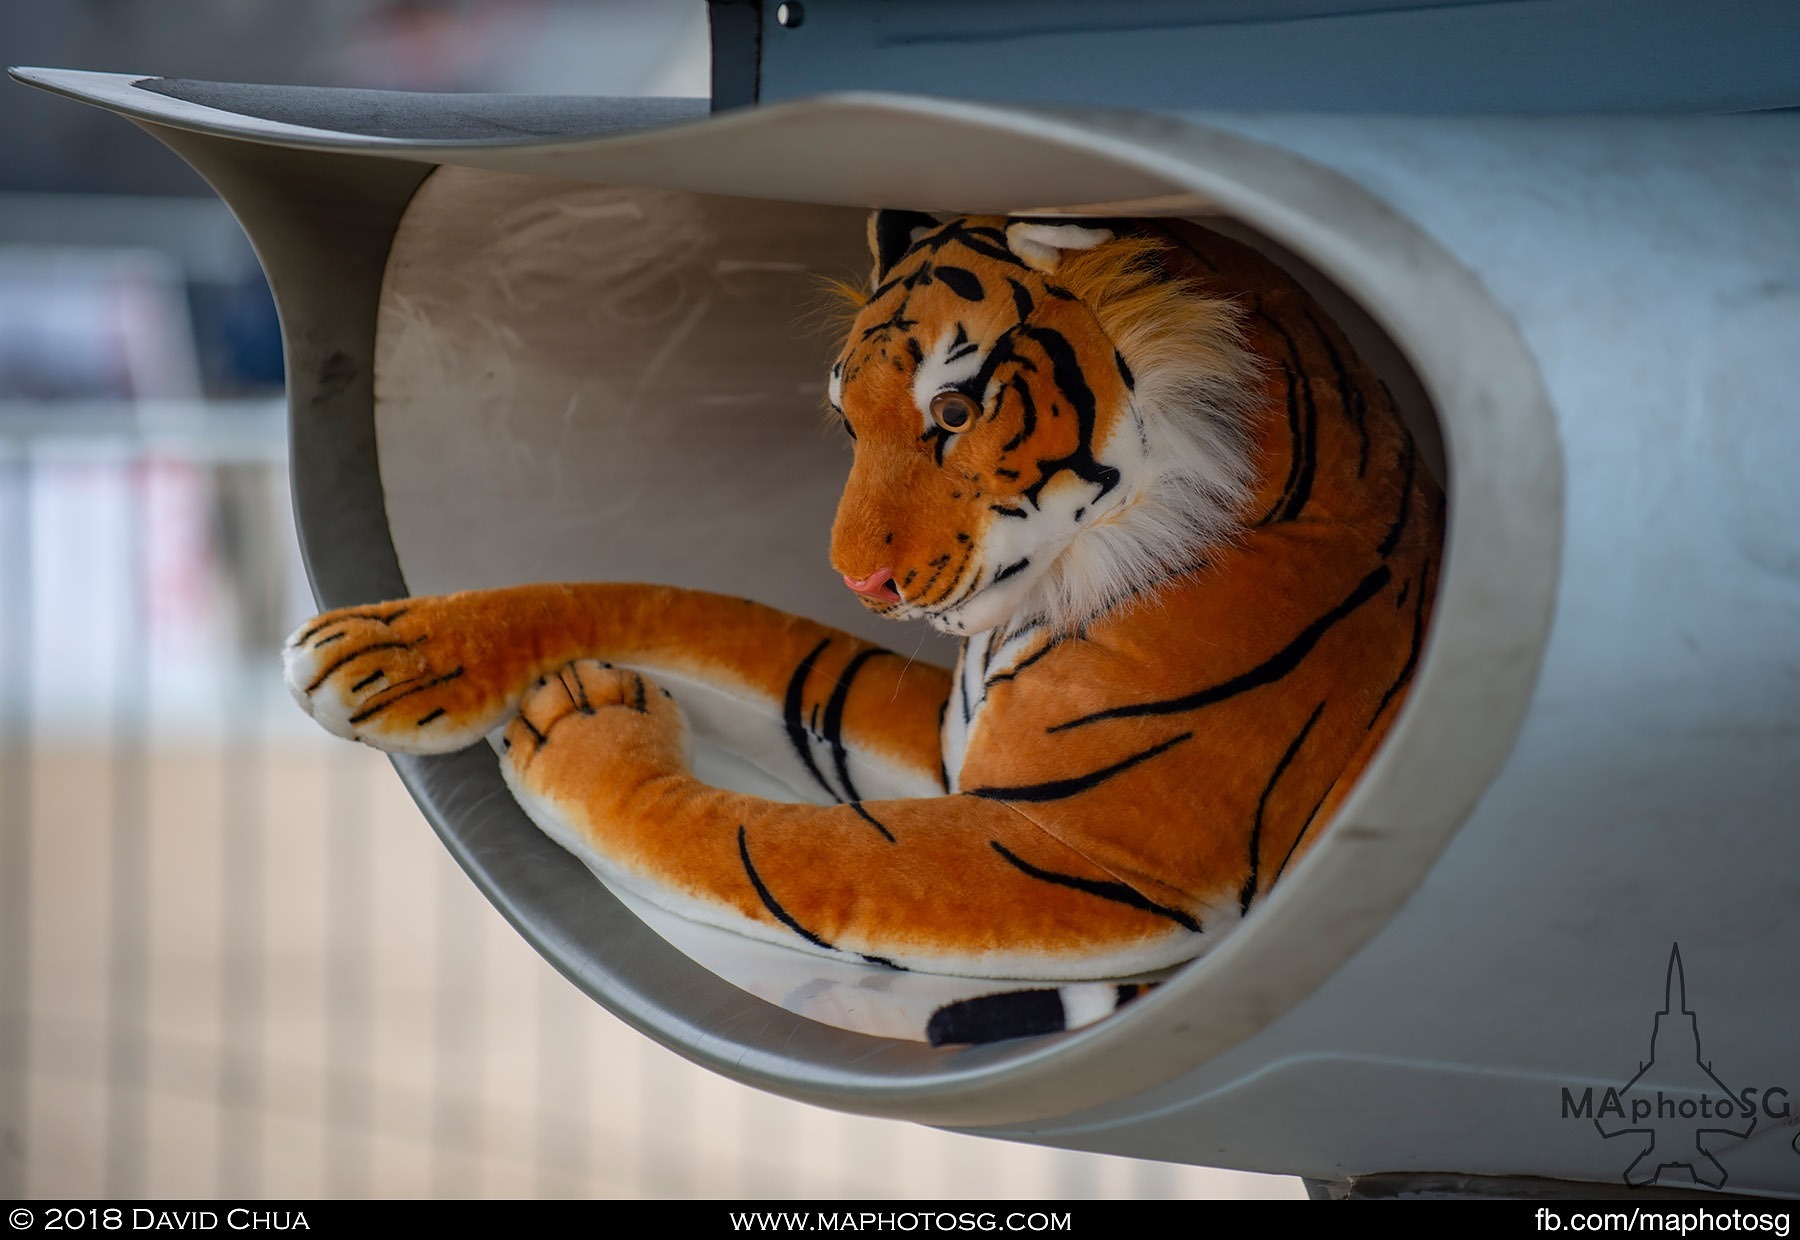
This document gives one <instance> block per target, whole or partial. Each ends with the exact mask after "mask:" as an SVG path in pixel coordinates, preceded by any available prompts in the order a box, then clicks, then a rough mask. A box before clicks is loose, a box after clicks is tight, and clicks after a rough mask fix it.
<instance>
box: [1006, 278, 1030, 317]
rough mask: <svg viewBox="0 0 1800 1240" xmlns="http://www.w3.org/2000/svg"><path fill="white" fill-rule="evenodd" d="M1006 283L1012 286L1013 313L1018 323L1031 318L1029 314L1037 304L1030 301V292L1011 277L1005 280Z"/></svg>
mask: <svg viewBox="0 0 1800 1240" xmlns="http://www.w3.org/2000/svg"><path fill="white" fill-rule="evenodd" d="M1006 282H1007V284H1009V285H1011V286H1012V299H1013V313H1015V314H1017V315H1018V316H1019V322H1021V323H1023V322H1024V321H1025V320H1026V319H1028V318H1030V317H1031V312H1032V311H1033V310H1035V309H1036V308H1037V303H1036V302H1034V301H1032V299H1031V290H1030V289H1028V288H1026V287H1025V286H1024V285H1023V284H1020V283H1019V282H1018V281H1017V280H1015V279H1013V278H1012V277H1011V276H1008V277H1007V278H1006Z"/></svg>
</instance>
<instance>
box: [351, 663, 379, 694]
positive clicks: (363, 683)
mask: <svg viewBox="0 0 1800 1240" xmlns="http://www.w3.org/2000/svg"><path fill="white" fill-rule="evenodd" d="M386 676H387V673H386V672H384V671H382V670H380V669H379V668H377V669H376V670H375V671H372V672H370V673H369V674H368V675H367V676H364V677H363V678H362V679H361V680H359V681H357V682H356V683H355V684H353V685H351V686H350V692H352V693H361V692H362V691H363V690H364V689H367V688H368V687H369V686H370V685H372V684H374V683H375V682H376V681H378V680H381V679H383V678H385V677H386Z"/></svg>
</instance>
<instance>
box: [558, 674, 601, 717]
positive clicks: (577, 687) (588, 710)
mask: <svg viewBox="0 0 1800 1240" xmlns="http://www.w3.org/2000/svg"><path fill="white" fill-rule="evenodd" d="M556 678H557V679H558V680H560V681H562V686H563V688H564V689H565V690H567V689H570V688H571V686H570V684H569V681H570V680H571V679H572V680H574V682H575V683H574V686H573V692H571V693H570V694H569V697H570V699H571V700H572V701H573V702H574V703H575V709H576V710H578V711H580V712H581V713H582V714H584V715H591V714H593V713H594V704H593V703H592V702H590V701H588V691H587V682H586V681H584V680H582V678H581V673H580V672H578V671H576V670H575V669H574V668H572V667H565V668H563V670H562V671H561V672H558V673H557V677H556Z"/></svg>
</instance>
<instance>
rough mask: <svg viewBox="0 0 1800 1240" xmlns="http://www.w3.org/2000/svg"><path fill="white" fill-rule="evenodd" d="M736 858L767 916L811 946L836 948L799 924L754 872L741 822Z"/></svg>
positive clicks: (828, 949) (827, 948) (746, 835)
mask: <svg viewBox="0 0 1800 1240" xmlns="http://www.w3.org/2000/svg"><path fill="white" fill-rule="evenodd" d="M738 859H739V860H740V861H742V862H743V863H744V875H745V877H747V878H748V879H749V880H750V886H751V887H753V888H754V889H755V890H756V898H757V899H759V900H761V901H762V905H763V907H764V908H766V909H768V910H769V916H771V917H773V918H774V919H775V920H776V921H778V922H780V923H781V924H782V925H784V926H786V927H787V928H788V929H789V930H792V931H793V932H794V933H795V934H797V935H799V936H800V937H801V938H803V939H805V940H806V941H807V942H808V943H811V944H812V945H813V946H815V947H823V948H824V949H825V950H826V951H830V952H834V951H836V950H837V948H835V947H833V946H832V945H831V944H830V943H828V942H826V941H825V940H824V939H822V938H820V937H819V936H818V935H816V934H814V933H813V932H812V931H811V930H808V929H807V928H806V927H805V926H803V925H801V924H800V922H799V921H798V920H797V919H796V918H795V917H794V915H793V914H792V913H790V912H788V911H787V910H786V909H785V908H782V907H781V902H780V901H779V900H777V899H776V898H775V896H774V894H773V893H772V892H771V891H770V890H769V888H768V885H767V884H766V883H764V882H763V880H762V875H760V874H758V873H757V872H756V864H755V863H754V862H753V861H751V860H750V839H749V833H748V832H747V831H746V830H745V828H744V826H743V825H742V824H741V823H740V824H739V825H738Z"/></svg>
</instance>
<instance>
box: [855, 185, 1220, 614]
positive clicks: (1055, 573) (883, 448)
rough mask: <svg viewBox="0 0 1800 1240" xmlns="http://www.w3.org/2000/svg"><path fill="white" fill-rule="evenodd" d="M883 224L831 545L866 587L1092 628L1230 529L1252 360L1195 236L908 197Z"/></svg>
mask: <svg viewBox="0 0 1800 1240" xmlns="http://www.w3.org/2000/svg"><path fill="white" fill-rule="evenodd" d="M869 240H870V250H871V252H872V255H873V259H874V267H873V271H872V273H871V276H870V289H871V291H870V293H869V294H868V296H867V298H866V299H865V300H863V301H862V303H861V308H860V310H859V312H858V313H857V316H856V319H855V321H854V322H853V323H852V324H851V327H850V332H849V337H848V340H847V342H846V343H845V345H844V347H843V350H842V352H841V353H840V354H839V355H838V358H837V360H836V362H835V363H834V364H833V366H832V368H831V375H830V383H829V395H830V402H831V407H832V410H833V411H834V413H835V414H836V416H837V417H839V418H840V419H842V422H843V426H844V429H845V430H846V431H847V432H848V433H849V435H850V436H851V438H852V439H853V440H854V449H855V463H854V465H853V466H852V468H851V471H850V479H849V482H848V483H847V484H846V486H845V488H844V494H843V497H842V499H841V501H840V502H839V505H838V512H837V520H836V522H835V524H834V526H833V528H832V548H831V561H832V565H833V567H834V568H835V569H836V570H837V571H838V572H840V573H842V574H843V576H844V582H845V584H846V585H847V586H849V587H850V588H851V589H852V590H854V591H856V593H857V594H858V595H859V596H860V597H861V599H862V602H863V604H864V605H865V606H867V607H869V608H870V609H871V610H873V611H876V612H878V613H880V614H883V615H887V616H891V617H893V618H895V619H915V618H922V619H925V620H927V621H928V622H930V623H931V624H932V625H933V626H935V627H936V628H938V629H941V630H943V631H944V632H947V633H952V634H956V635H959V636H966V635H969V634H973V633H979V632H982V631H984V630H986V629H990V628H993V627H995V626H997V625H1001V624H1004V623H1005V622H1007V621H1008V620H1010V619H1013V618H1018V619H1020V620H1024V619H1026V618H1033V617H1042V618H1043V619H1044V620H1045V621H1047V622H1049V623H1051V624H1053V625H1056V626H1058V627H1064V628H1073V627H1076V626H1079V625H1080V624H1081V623H1083V622H1084V621H1086V620H1088V619H1090V618H1092V617H1094V616H1096V615H1098V614H1100V613H1101V612H1104V611H1106V610H1107V609H1109V608H1110V607H1112V606H1114V605H1116V604H1117V603H1118V602H1120V601H1121V600H1123V599H1127V598H1130V597H1132V596H1134V595H1136V594H1139V593H1141V592H1143V591H1144V590H1145V589H1146V588H1148V587H1149V586H1151V585H1152V584H1153V583H1154V582H1155V581H1157V580H1158V579H1160V578H1162V577H1165V576H1168V575H1169V574H1171V573H1174V572H1177V571H1179V570H1181V569H1183V568H1186V567H1189V566H1191V565H1193V564H1194V563H1195V562H1196V560H1197V559H1199V558H1200V557H1201V556H1202V555H1203V554H1204V552H1205V549H1206V548H1207V547H1208V546H1209V545H1212V544H1215V543H1217V542H1219V541H1220V540H1223V539H1228V538H1230V537H1231V534H1232V532H1233V531H1234V530H1235V529H1236V528H1237V523H1238V519H1239V514H1240V512H1241V510H1242V509H1243V507H1244V506H1245V504H1246V502H1247V500H1248V497H1249V494H1250V487H1251V483H1252V459H1251V458H1252V454H1251V448H1250V435H1249V433H1248V428H1247V427H1246V425H1245V421H1246V418H1247V416H1248V414H1247V411H1248V409H1249V408H1250V404H1251V396H1250V389H1251V387H1252V382H1251V380H1252V378H1253V376H1254V365H1253V363H1252V362H1251V360H1250V357H1249V354H1248V353H1247V352H1246V351H1245V350H1244V349H1243V347H1242V346H1241V344H1240V341H1239V334H1238V327H1237V324H1238V316H1237V313H1236V311H1235V309H1234V308H1233V307H1232V305H1231V304H1230V303H1228V302H1225V301H1221V300H1219V299H1217V298H1212V297H1208V296H1207V295H1206V294H1205V293H1204V292H1202V291H1201V290H1200V289H1199V288H1197V287H1196V285H1195V284H1194V282H1193V280H1192V279H1191V278H1190V277H1187V276H1185V275H1182V274H1179V273H1180V271H1181V270H1182V269H1181V268H1180V267H1179V265H1178V264H1176V263H1174V262H1173V261H1172V256H1173V255H1174V254H1175V252H1176V251H1177V250H1178V248H1179V247H1178V243H1176V242H1175V241H1173V240H1172V239H1171V238H1169V237H1168V236H1166V235H1164V234H1162V233H1161V232H1159V231H1155V230H1150V229H1145V230H1142V231H1136V230H1133V231H1130V232H1116V231H1114V230H1113V229H1111V228H1100V227H1092V226H1088V225H1084V224H1078V223H1056V222H1053V223H1046V222H1042V221H1028V220H1011V221H1009V220H1007V219H1005V218H1002V217H997V216H995V217H986V216H964V217H959V218H955V219H950V220H947V221H942V222H940V221H938V220H937V219H935V218H933V217H931V216H927V215H920V214H917V213H912V212H894V211H881V212H877V213H876V214H875V215H874V217H872V219H871V220H870V223H869Z"/></svg>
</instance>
